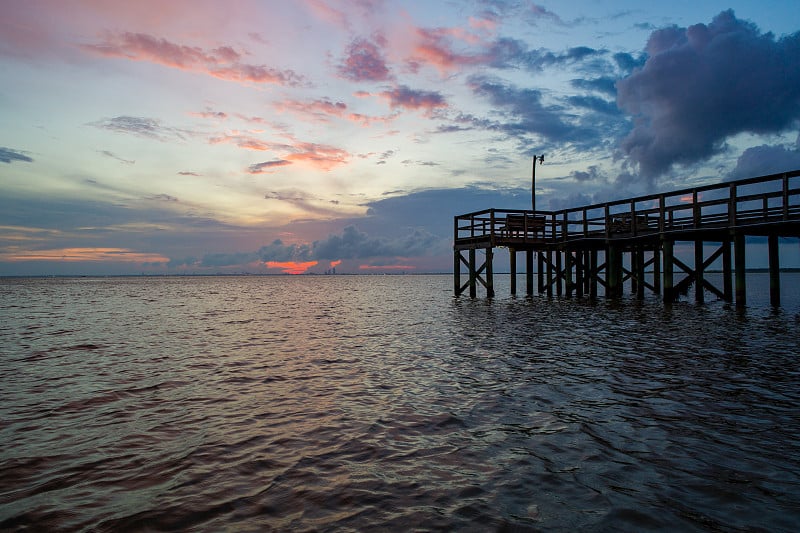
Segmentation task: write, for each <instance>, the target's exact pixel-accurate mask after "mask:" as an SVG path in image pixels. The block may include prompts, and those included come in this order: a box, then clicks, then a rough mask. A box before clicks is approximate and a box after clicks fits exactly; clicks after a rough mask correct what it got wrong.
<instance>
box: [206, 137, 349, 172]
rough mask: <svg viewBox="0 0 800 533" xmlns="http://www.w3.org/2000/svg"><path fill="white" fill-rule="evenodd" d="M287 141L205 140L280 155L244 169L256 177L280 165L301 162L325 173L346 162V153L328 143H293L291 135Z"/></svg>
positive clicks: (249, 139)
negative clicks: (279, 157)
mask: <svg viewBox="0 0 800 533" xmlns="http://www.w3.org/2000/svg"><path fill="white" fill-rule="evenodd" d="M286 137H288V140H287V142H284V143H278V142H270V141H262V140H261V139H257V138H255V137H250V136H248V135H240V134H224V135H222V136H219V137H212V138H211V139H209V141H208V142H209V143H211V144H225V143H228V144H235V145H236V146H238V147H240V148H244V149H247V150H255V151H272V152H279V153H282V154H284V155H283V157H282V158H281V160H282V161H284V163H281V162H280V161H281V160H272V161H265V162H263V163H256V164H254V165H250V167H248V170H247V172H248V173H250V174H260V173H262V172H265V171H266V169H269V168H274V167H277V166H282V165H283V164H291V163H304V164H307V165H309V166H312V167H314V168H317V169H319V170H324V171H326V172H327V171H329V170H332V169H333V168H335V167H337V166H339V165H344V164H346V163H347V162H348V161H349V160H350V153H349V152H347V151H346V150H343V149H341V148H337V147H335V146H331V145H328V144H320V143H312V142H305V141H300V140H297V139H295V138H293V137H291V136H286Z"/></svg>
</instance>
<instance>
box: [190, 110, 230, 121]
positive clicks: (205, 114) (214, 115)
mask: <svg viewBox="0 0 800 533" xmlns="http://www.w3.org/2000/svg"><path fill="white" fill-rule="evenodd" d="M189 114H190V115H191V116H193V117H199V118H208V119H216V120H225V119H227V118H228V114H227V113H225V112H223V111H214V110H213V109H206V110H205V111H194V112H191V113H189Z"/></svg>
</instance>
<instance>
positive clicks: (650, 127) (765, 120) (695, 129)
mask: <svg viewBox="0 0 800 533" xmlns="http://www.w3.org/2000/svg"><path fill="white" fill-rule="evenodd" d="M647 53H648V59H647V61H646V63H645V65H644V67H643V68H641V69H640V70H637V71H635V72H634V73H633V74H632V75H631V76H629V77H627V78H625V79H623V80H621V81H620V82H619V83H618V85H617V87H618V100H617V101H618V104H619V106H620V108H622V109H624V110H625V111H626V112H627V113H629V114H630V115H631V116H632V117H633V120H634V128H633V130H632V131H631V132H630V134H629V135H628V136H627V137H626V138H625V139H624V140H623V142H622V145H621V148H622V150H623V152H624V153H625V154H626V155H627V156H628V157H629V158H630V160H631V161H632V162H634V163H636V164H638V166H639V170H640V173H641V174H642V175H643V176H644V177H651V178H652V177H655V176H658V175H660V174H662V173H664V172H666V171H667V170H668V169H669V168H670V167H671V166H672V165H673V164H675V163H682V164H691V163H694V162H698V161H701V160H704V159H706V158H708V157H710V156H712V155H714V154H716V153H718V152H719V151H720V150H721V149H722V148H723V147H724V142H725V140H726V139H727V138H729V137H731V136H733V135H736V134H738V133H742V132H750V133H757V134H764V133H776V132H781V131H785V130H786V129H788V128H790V127H792V126H793V125H796V124H797V120H798V119H800V32H797V33H794V34H792V35H788V36H785V37H781V38H780V39H776V38H775V36H774V35H773V34H771V33H761V32H760V31H759V29H758V28H757V27H756V26H755V25H754V24H753V23H751V22H748V21H743V20H739V19H737V18H736V16H735V15H734V13H733V11H724V12H722V13H720V14H719V15H717V16H716V17H715V18H714V19H713V21H712V22H711V23H710V24H709V25H705V24H697V25H694V26H691V27H689V28H678V27H670V28H665V29H660V30H657V31H655V32H653V33H652V34H651V36H650V39H649V41H648V45H647Z"/></svg>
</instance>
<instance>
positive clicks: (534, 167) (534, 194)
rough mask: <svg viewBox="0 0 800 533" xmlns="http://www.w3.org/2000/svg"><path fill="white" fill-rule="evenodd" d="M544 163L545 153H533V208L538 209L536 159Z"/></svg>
mask: <svg viewBox="0 0 800 533" xmlns="http://www.w3.org/2000/svg"><path fill="white" fill-rule="evenodd" d="M537 160H538V161H539V164H540V165H541V164H542V163H544V155H539V156H537V155H536V154H533V170H532V171H531V210H532V211H534V212H535V211H536V161H537Z"/></svg>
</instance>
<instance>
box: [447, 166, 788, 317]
mask: <svg viewBox="0 0 800 533" xmlns="http://www.w3.org/2000/svg"><path fill="white" fill-rule="evenodd" d="M749 236H759V237H766V239H767V249H768V254H769V257H768V262H769V273H770V302H771V303H772V305H775V306H777V305H780V258H779V246H778V239H779V238H780V237H800V170H795V171H792V172H786V173H782V174H773V175H769V176H762V177H757V178H750V179H744V180H738V181H731V182H726V183H720V184H715V185H707V186H703V187H695V188H690V189H682V190H679V191H674V192H669V193H663V194H654V195H650V196H640V197H636V198H629V199H626V200H618V201H614V202H607V203H602V204H594V205H588V206H584V207H577V208H572V209H564V210H560V211H539V210H536V211H526V210H520V209H485V210H482V211H476V212H474V213H467V214H465V215H458V216H456V217H454V244H453V252H454V254H453V255H454V257H453V274H454V291H455V294H456V296H458V295H461V294H462V293H464V292H465V291H467V290H469V295H470V296H471V297H473V298H474V297H475V296H476V294H477V286H478V285H479V284H480V285H482V286H483V287H484V288H485V289H486V294H487V296H489V297H492V296H494V272H493V257H494V250H495V248H507V249H508V250H509V252H510V256H509V267H510V274H511V293H512V294H516V291H517V254H518V252H524V253H525V272H526V292H527V294H528V295H532V294H533V287H534V273H535V274H536V278H537V279H536V281H537V283H536V286H537V289H538V292H539V293H546V294H547V295H548V296H552V295H553V294H554V293H555V294H556V295H558V296H561V295H565V296H567V297H570V296H572V295H575V296H578V297H581V296H589V297H597V295H598V288H599V287H602V289H603V292H604V293H605V295H606V296H607V297H611V298H615V297H619V296H621V295H622V293H623V287H624V284H625V283H626V282H629V283H630V286H631V290H632V293H633V294H635V295H636V296H637V297H638V298H644V295H645V293H646V292H647V291H651V292H653V293H656V294H659V295H661V296H662V298H663V300H664V301H665V302H671V301H674V300H675V299H676V298H677V297H678V296H679V295H681V294H686V293H687V292H688V291H689V289H690V288H691V287H692V286H694V294H695V300H696V301H698V302H702V301H703V299H704V296H705V293H706V291H708V292H710V293H711V294H713V295H715V296H717V297H718V298H721V299H723V300H726V301H729V302H732V301H734V299H735V302H736V305H737V306H744V305H746V291H745V288H746V276H745V263H746V261H745V259H746V250H745V238H746V237H749ZM679 243H680V245H684V243H685V245H686V246H688V247H692V252H693V253H690V256H691V255H693V259H694V260H693V261H688V262H689V263H690V264H687V262H685V261H684V260H681V259H680V258H679V257H676V254H675V249H676V244H679ZM479 254H480V255H482V256H483V259H482V260H481V261H480V264H479V262H478V258H479ZM626 254H627V256H628V257H627V261H626ZM535 256H536V262H537V267H538V268H537V269H536V270H534V257H535ZM684 259H685V257H684ZM719 259H721V262H722V269H721V271H722V279H723V281H722V287H717V286H715V285H713V284H712V283H711V282H710V281H709V280H708V279H707V278H706V273H707V271H708V270H709V267H711V266H712V265H713V264H714V263H715V262H717V261H718V260H719ZM462 267H466V280H465V281H464V282H463V283H462Z"/></svg>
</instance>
